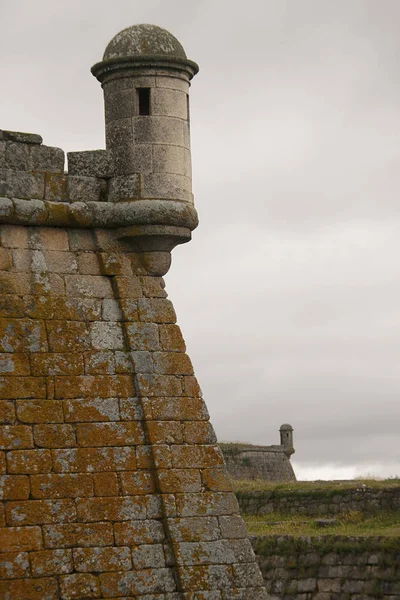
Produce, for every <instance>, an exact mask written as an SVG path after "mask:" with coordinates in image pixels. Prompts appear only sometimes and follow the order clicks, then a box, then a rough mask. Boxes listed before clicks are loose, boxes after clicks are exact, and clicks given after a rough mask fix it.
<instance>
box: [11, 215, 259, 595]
mask: <svg viewBox="0 0 400 600" xmlns="http://www.w3.org/2000/svg"><path fill="white" fill-rule="evenodd" d="M0 242H1V247H0V266H1V272H0V291H1V296H0V371H1V376H0V398H1V399H0V415H1V426H0V448H1V451H0V468H1V473H2V475H1V476H0V483H1V485H0V493H1V505H0V524H1V527H0V548H1V552H2V553H3V554H1V559H0V565H1V577H2V581H1V583H0V598H2V599H6V598H13V599H16V598H19V599H24V598H29V599H30V600H43V599H44V598H46V599H48V600H52V599H53V598H54V599H56V598H62V599H63V600H69V599H72V598H113V597H118V598H121V597H124V598H128V597H129V598H146V599H147V600H150V599H153V598H159V599H162V598H164V599H165V600H166V599H168V600H177V599H181V598H185V599H186V598H187V599H189V598H193V599H194V598H199V599H200V598H204V599H205V598H213V599H214V598H215V599H217V598H218V599H219V598H221V599H222V598H223V599H226V600H228V599H231V598H250V597H251V598H261V597H264V596H263V592H262V588H260V587H254V586H260V585H261V583H262V582H261V581H260V575H259V571H258V568H257V567H256V565H255V562H254V555H253V552H252V549H251V546H250V543H249V541H248V539H247V537H246V531H245V528H244V526H243V522H242V520H241V518H240V517H239V515H238V506H237V502H236V499H235V497H234V495H233V494H232V492H231V488H230V484H229V482H228V480H227V476H226V471H225V467H224V463H223V458H222V455H221V452H220V450H219V449H218V447H217V445H216V440H215V435H214V432H213V429H212V427H211V425H210V423H209V418H208V413H207V409H206V407H205V404H204V402H203V400H202V398H201V392H200V388H199V386H198V383H197V380H196V378H195V376H194V374H193V368H192V365H191V362H190V359H189V358H188V356H187V354H186V353H185V343H184V341H183V338H182V335H181V332H180V330H179V327H178V326H177V325H176V317H175V312H174V309H173V306H172V304H171V302H170V301H169V300H168V299H167V298H166V292H165V290H164V283H163V280H162V279H161V278H159V277H150V276H148V275H147V274H146V272H145V271H144V270H143V269H142V268H141V267H140V266H139V265H138V264H137V255H136V254H135V253H130V252H126V250H125V248H123V251H122V248H121V245H120V243H119V242H116V241H115V238H114V236H113V234H112V233H110V232H107V231H105V230H92V231H90V230H83V229H69V230H64V229H60V228H43V227H42V228H41V227H22V226H13V225H2V226H1V227H0ZM243 584H244V585H243ZM249 586H250V587H253V588H254V589H253V590H249V589H248V587H249ZM245 588H246V589H245ZM196 590H197V592H196ZM201 590H203V592H202V591H201Z"/></svg>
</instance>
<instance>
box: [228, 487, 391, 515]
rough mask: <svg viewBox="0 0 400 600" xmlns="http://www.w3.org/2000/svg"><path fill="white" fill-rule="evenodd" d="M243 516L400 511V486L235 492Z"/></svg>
mask: <svg viewBox="0 0 400 600" xmlns="http://www.w3.org/2000/svg"><path fill="white" fill-rule="evenodd" d="M236 495H237V499H238V501H239V506H240V510H241V512H242V513H245V514H249V515H262V514H266V513H270V512H277V513H279V512H283V513H289V514H300V515H310V516H317V515H320V516H335V515H338V514H340V513H346V512H350V511H360V512H363V513H377V512H378V511H385V510H388V511H392V510H400V486H388V487H387V488H385V487H383V488H374V487H368V486H366V485H365V484H360V483H359V482H358V483H357V482H354V487H353V488H350V489H338V490H336V491H335V490H330V491H329V492H327V491H326V490H323V489H315V490H311V489H310V490H307V491H306V492H304V490H298V489H296V488H293V489H292V490H265V491H239V492H237V493H236Z"/></svg>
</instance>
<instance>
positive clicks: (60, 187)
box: [44, 173, 68, 202]
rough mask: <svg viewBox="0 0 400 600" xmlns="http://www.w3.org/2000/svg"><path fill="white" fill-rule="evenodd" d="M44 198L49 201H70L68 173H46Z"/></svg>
mask: <svg viewBox="0 0 400 600" xmlns="http://www.w3.org/2000/svg"><path fill="white" fill-rule="evenodd" d="M44 199H45V200H48V201H49V202H67V201H68V186H67V175H64V174H60V173H46V174H45V187H44Z"/></svg>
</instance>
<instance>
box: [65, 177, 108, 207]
mask: <svg viewBox="0 0 400 600" xmlns="http://www.w3.org/2000/svg"><path fill="white" fill-rule="evenodd" d="M67 188H68V198H69V200H70V202H103V201H104V200H106V183H105V180H104V179H100V178H98V177H84V176H82V175H79V176H77V175H69V176H68V182H67Z"/></svg>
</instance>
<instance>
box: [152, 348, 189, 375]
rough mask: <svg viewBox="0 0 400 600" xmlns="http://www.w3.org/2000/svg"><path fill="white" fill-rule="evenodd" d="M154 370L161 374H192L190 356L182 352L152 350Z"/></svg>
mask: <svg viewBox="0 0 400 600" xmlns="http://www.w3.org/2000/svg"><path fill="white" fill-rule="evenodd" d="M153 362H154V372H155V373H160V374H162V375H192V374H193V367H192V363H191V361H190V358H189V357H188V355H187V354H184V353H183V352H154V354H153Z"/></svg>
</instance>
